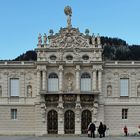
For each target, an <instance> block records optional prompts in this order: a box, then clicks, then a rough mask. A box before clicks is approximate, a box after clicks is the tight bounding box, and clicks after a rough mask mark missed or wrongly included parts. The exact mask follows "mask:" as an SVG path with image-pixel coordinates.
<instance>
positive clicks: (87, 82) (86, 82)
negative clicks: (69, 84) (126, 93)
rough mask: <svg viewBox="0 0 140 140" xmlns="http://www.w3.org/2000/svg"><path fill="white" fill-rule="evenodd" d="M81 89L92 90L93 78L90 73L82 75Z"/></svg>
mask: <svg viewBox="0 0 140 140" xmlns="http://www.w3.org/2000/svg"><path fill="white" fill-rule="evenodd" d="M81 91H91V78H90V75H89V74H88V73H83V74H82V75H81Z"/></svg>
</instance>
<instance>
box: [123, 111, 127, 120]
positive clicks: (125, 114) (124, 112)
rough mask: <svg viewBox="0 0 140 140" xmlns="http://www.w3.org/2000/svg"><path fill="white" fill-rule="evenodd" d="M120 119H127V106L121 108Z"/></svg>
mask: <svg viewBox="0 0 140 140" xmlns="http://www.w3.org/2000/svg"><path fill="white" fill-rule="evenodd" d="M122 119H123V120H127V119H128V108H122Z"/></svg>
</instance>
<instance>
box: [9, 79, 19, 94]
mask: <svg viewBox="0 0 140 140" xmlns="http://www.w3.org/2000/svg"><path fill="white" fill-rule="evenodd" d="M10 96H19V79H18V78H14V79H13V78H12V79H10Z"/></svg>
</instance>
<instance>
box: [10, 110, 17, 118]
mask: <svg viewBox="0 0 140 140" xmlns="http://www.w3.org/2000/svg"><path fill="white" fill-rule="evenodd" d="M11 120H17V108H11Z"/></svg>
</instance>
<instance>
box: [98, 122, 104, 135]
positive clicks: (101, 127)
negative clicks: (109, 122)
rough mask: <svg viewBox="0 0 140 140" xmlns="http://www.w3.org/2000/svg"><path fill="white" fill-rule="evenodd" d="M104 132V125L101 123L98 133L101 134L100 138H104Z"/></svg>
mask: <svg viewBox="0 0 140 140" xmlns="http://www.w3.org/2000/svg"><path fill="white" fill-rule="evenodd" d="M103 131H104V128H103V123H102V122H100V125H99V128H98V133H99V135H100V138H102V137H103Z"/></svg>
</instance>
